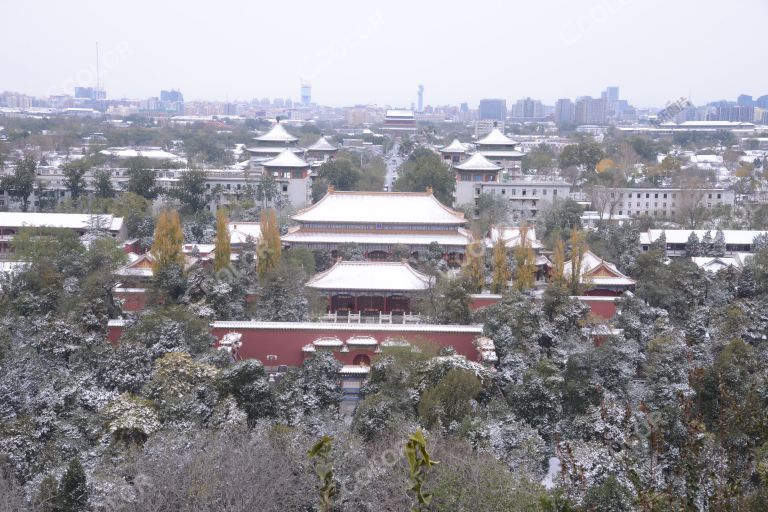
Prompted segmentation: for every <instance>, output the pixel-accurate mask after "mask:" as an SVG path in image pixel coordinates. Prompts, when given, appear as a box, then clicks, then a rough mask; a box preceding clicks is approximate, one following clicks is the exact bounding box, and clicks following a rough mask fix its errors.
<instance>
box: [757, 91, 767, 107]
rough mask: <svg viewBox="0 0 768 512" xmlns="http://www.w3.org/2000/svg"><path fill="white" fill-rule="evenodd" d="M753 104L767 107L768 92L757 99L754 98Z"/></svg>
mask: <svg viewBox="0 0 768 512" xmlns="http://www.w3.org/2000/svg"><path fill="white" fill-rule="evenodd" d="M755 105H756V106H758V107H760V108H768V94H765V95H763V96H760V97H759V98H757V100H755Z"/></svg>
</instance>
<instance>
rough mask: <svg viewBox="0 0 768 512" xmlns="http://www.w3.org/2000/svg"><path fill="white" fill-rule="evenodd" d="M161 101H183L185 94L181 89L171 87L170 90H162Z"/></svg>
mask: <svg viewBox="0 0 768 512" xmlns="http://www.w3.org/2000/svg"><path fill="white" fill-rule="evenodd" d="M160 101H168V102H172V103H176V102H183V101H184V95H183V94H181V91H177V90H176V89H171V90H170V91H160Z"/></svg>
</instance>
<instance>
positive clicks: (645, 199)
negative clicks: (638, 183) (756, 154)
mask: <svg viewBox="0 0 768 512" xmlns="http://www.w3.org/2000/svg"><path fill="white" fill-rule="evenodd" d="M591 200H592V207H593V209H594V210H596V211H598V212H602V215H603V218H605V219H607V218H610V217H612V216H613V215H616V214H618V215H628V216H630V217H639V216H643V215H647V216H651V217H658V218H661V219H668V220H673V219H676V218H678V217H681V216H686V215H687V214H688V213H689V212H691V211H692V210H693V209H696V208H698V207H704V208H712V207H715V206H723V205H726V206H733V205H734V202H735V200H736V194H735V193H734V192H733V191H732V190H725V189H722V188H708V189H685V188H659V187H649V188H613V187H604V188H603V187H599V188H595V189H593V191H592V197H591Z"/></svg>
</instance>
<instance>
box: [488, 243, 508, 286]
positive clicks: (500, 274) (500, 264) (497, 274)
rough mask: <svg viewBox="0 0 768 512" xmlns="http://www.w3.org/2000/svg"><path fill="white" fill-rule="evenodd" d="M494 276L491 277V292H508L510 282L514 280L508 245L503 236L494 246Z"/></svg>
mask: <svg viewBox="0 0 768 512" xmlns="http://www.w3.org/2000/svg"><path fill="white" fill-rule="evenodd" d="M492 265H493V274H492V275H491V291H492V292H493V293H502V292H504V291H506V289H507V286H508V285H509V280H510V279H511V278H512V271H511V270H510V269H509V261H508V260H507V245H506V244H505V243H504V240H503V239H502V237H501V236H499V239H498V240H496V243H495V244H494V245H493V259H492Z"/></svg>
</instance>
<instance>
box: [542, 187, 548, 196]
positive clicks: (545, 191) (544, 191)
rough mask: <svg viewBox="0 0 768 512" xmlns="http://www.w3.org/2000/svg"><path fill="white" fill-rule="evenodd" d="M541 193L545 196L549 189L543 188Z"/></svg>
mask: <svg viewBox="0 0 768 512" xmlns="http://www.w3.org/2000/svg"><path fill="white" fill-rule="evenodd" d="M541 195H543V196H545V195H547V189H545V188H543V189H541Z"/></svg>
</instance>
